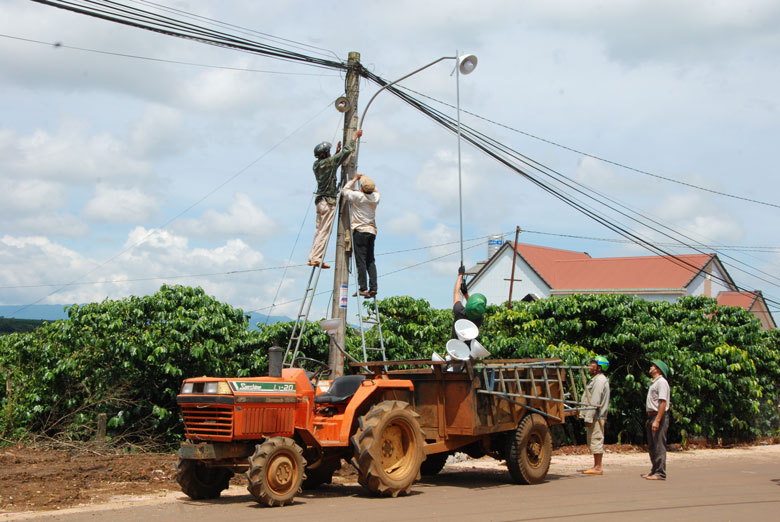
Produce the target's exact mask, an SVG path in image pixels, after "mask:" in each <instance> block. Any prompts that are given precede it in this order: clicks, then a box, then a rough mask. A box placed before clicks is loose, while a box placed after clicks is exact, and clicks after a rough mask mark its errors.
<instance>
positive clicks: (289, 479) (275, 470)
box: [246, 437, 306, 506]
mask: <svg viewBox="0 0 780 522" xmlns="http://www.w3.org/2000/svg"><path fill="white" fill-rule="evenodd" d="M305 466H306V462H305V461H304V459H303V450H301V448H300V446H298V445H297V444H296V443H295V441H294V440H292V439H288V438H287V437H274V438H272V439H268V440H266V441H265V442H263V443H262V444H258V445H257V446H255V452H254V454H253V455H252V456H251V457H249V471H247V472H246V478H247V479H248V480H249V486H247V489H248V490H249V492H250V493H251V494H252V496H253V497H254V498H255V500H256V501H258V502H259V503H261V504H265V505H266V506H284V505H285V504H290V503H292V501H293V498H295V495H297V494H298V493H300V492H301V483H302V482H303V479H304V478H305V476H306V475H305V473H304V471H303V469H304V467H305Z"/></svg>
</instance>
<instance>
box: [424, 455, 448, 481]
mask: <svg viewBox="0 0 780 522" xmlns="http://www.w3.org/2000/svg"><path fill="white" fill-rule="evenodd" d="M447 457H449V453H434V454H433V455H428V458H426V459H425V462H423V463H422V465H421V466H420V474H421V475H423V476H425V477H432V476H433V475H436V474H437V473H438V472H440V471H441V470H442V469H444V464H445V463H446V462H447Z"/></svg>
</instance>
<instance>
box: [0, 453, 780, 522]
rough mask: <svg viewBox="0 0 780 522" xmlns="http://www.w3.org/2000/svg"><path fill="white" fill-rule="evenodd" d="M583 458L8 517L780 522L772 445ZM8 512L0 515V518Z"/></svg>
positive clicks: (490, 463)
mask: <svg viewBox="0 0 780 522" xmlns="http://www.w3.org/2000/svg"><path fill="white" fill-rule="evenodd" d="M591 463H592V458H591V457H590V456H588V455H575V456H556V457H553V463H552V465H551V467H550V472H549V474H548V477H547V481H546V482H545V483H543V484H539V485H535V486H519V485H515V484H511V483H510V482H509V475H508V473H507V472H506V469H505V468H504V467H503V465H502V464H501V463H498V462H497V461H494V460H492V459H489V458H486V459H480V460H478V461H473V460H469V461H465V462H460V463H456V464H452V465H451V464H448V465H447V467H446V468H445V469H444V471H442V473H440V474H439V475H437V476H435V477H432V478H424V479H423V480H422V481H421V482H418V483H416V484H415V486H414V487H413V489H412V494H411V495H409V496H406V497H398V498H374V497H371V496H368V495H367V494H366V492H365V491H364V490H363V489H362V488H361V487H360V486H358V485H357V484H354V485H353V484H348V485H330V486H324V487H323V488H321V489H320V490H317V491H314V492H304V493H303V494H302V495H299V496H298V497H296V502H295V504H293V505H290V506H286V507H283V508H266V507H263V506H260V505H259V504H257V503H256V502H254V500H253V499H252V497H251V496H249V494H248V493H247V492H246V489H244V488H238V487H233V488H231V489H230V490H228V491H226V492H224V493H223V496H222V498H221V499H219V500H214V501H205V502H204V501H201V502H195V501H191V500H189V499H188V498H187V497H185V496H184V495H183V494H181V493H174V494H168V495H166V496H160V497H158V498H141V499H130V500H128V499H121V500H116V501H115V502H112V503H109V504H105V505H101V506H90V507H87V508H76V509H71V510H67V511H62V512H48V513H40V512H38V513H29V514H19V513H18V514H15V515H14V516H13V520H40V521H60V522H83V521H91V522H96V521H103V520H111V521H116V522H129V521H138V520H142V521H144V522H157V521H172V520H174V521H176V520H184V521H199V520H207V521H209V522H222V521H224V522H243V521H247V522H248V521H252V522H256V521H262V520H269V521H271V520H272V521H274V522H277V521H300V522H315V521H317V522H319V521H326V522H327V521H337V522H358V521H365V520H370V521H371V522H378V521H385V520H386V521H418V520H419V521H429V520H445V521H454V520H478V521H480V522H483V521H496V522H498V521H520V520H565V519H575V518H576V520H578V521H597V520H598V521H600V522H603V521H613V520H653V521H656V522H657V521H661V520H662V521H664V522H667V521H673V520H686V521H696V520H704V521H707V522H714V521H721V520H778V519H780V515H779V513H780V446H778V445H774V446H754V447H747V448H739V449H727V450H696V451H691V452H675V453H670V454H669V459H668V474H669V476H668V479H667V480H666V481H665V482H662V481H647V480H643V479H642V478H641V477H640V474H641V473H645V472H647V471H648V470H649V464H648V460H647V456H646V455H644V454H621V455H613V454H609V453H608V454H606V455H605V456H604V466H605V473H604V475H603V476H586V475H582V473H581V471H582V470H584V469H586V468H587V467H588V466H589V465H590V464H591ZM5 519H7V518H6V517H2V516H0V522H4V520H5Z"/></svg>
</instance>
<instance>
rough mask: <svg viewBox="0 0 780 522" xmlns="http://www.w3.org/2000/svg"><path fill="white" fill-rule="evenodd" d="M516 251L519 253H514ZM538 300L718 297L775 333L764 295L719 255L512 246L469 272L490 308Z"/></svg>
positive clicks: (472, 288)
mask: <svg viewBox="0 0 780 522" xmlns="http://www.w3.org/2000/svg"><path fill="white" fill-rule="evenodd" d="M513 247H514V248H513ZM513 264H514V284H513V285H512V287H511V291H512V300H513V301H519V300H526V301H527V300H536V299H540V298H544V297H550V296H555V295H571V294H629V295H636V296H639V297H641V298H643V299H648V300H653V301H676V300H677V299H679V298H680V297H683V296H687V295H695V296H706V297H713V298H716V299H717V300H718V304H721V305H723V306H739V307H742V308H745V309H746V310H748V311H750V312H751V313H753V314H754V315H756V317H758V319H759V320H760V321H761V324H762V326H763V328H764V329H771V328H775V326H776V325H775V322H774V319H773V318H772V315H771V313H770V312H769V308H768V306H767V303H766V302H765V301H764V298H763V296H762V295H761V292H760V291H755V292H746V291H741V290H740V289H739V288H738V287H737V285H736V284H735V283H734V281H733V280H732V279H731V276H730V275H729V274H728V272H727V271H726V269H725V268H724V267H723V265H722V264H721V262H720V260H719V259H718V256H717V255H716V254H690V255H679V256H657V255H656V256H636V257H604V258H593V257H591V256H590V255H589V254H588V253H586V252H574V251H571V250H562V249H558V248H550V247H543V246H538V245H529V244H523V243H517V244H515V243H512V242H510V241H505V242H504V244H503V245H502V246H501V247H500V248H499V249H498V250H497V251H496V252H495V253H494V254H493V255H492V256H490V258H489V259H488V260H487V261H484V262H482V263H478V264H477V265H476V266H474V267H472V268H470V269H469V270H468V271H467V274H470V275H471V278H470V279H469V281H468V283H467V286H468V289H469V292H471V293H475V292H479V293H482V294H485V296H486V297H487V299H488V302H489V303H503V302H506V301H507V300H508V299H509V291H510V281H511V280H512V265H513Z"/></svg>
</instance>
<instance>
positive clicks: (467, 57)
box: [355, 51, 478, 265]
mask: <svg viewBox="0 0 780 522" xmlns="http://www.w3.org/2000/svg"><path fill="white" fill-rule="evenodd" d="M443 60H456V61H457V65H456V66H455V95H456V96H455V97H456V100H457V103H456V111H457V121H458V214H459V216H460V264H461V265H462V264H463V187H462V183H461V159H460V141H461V133H460V75H461V74H464V75H465V74H471V73H472V72H473V71H474V69H476V67H477V61H478V60H477V57H476V56H475V55H473V54H464V55H461V56H459V55H458V52H457V51H455V56H442V57H441V58H439V59H438V60H434V61H432V62H431V63H429V64H428V65H424V66H422V67H420V68H419V69H417V70H414V71H412V72H410V73H409V74H407V75H406V76H402V77H401V78H398V79H397V80H395V81H394V82H391V83H388V84H387V85H385V86H383V87H382V88H381V89H379V90H378V91H376V92H375V93H374V95H373V96H372V97H371V99H370V100H368V103H367V104H366V107H365V109H363V114H362V115H361V116H360V122H359V123H358V129H362V128H363V120H364V119H365V117H366V112H368V108H369V107H370V106H371V103H372V102H373V101H374V98H376V97H377V96H378V95H379V93H380V92H382V91H384V90H385V89H387V88H388V87H391V86H393V85H395V84H396V83H398V82H400V81H402V80H405V79H407V78H409V77H410V76H412V75H415V74H417V73H418V72H420V71H423V70H425V69H427V68H428V67H430V66H432V65H435V64H437V63H439V62H441V61H443ZM359 150H360V138H358V142H357V143H356V144H355V157H356V158H357V157H358V151H359Z"/></svg>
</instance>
